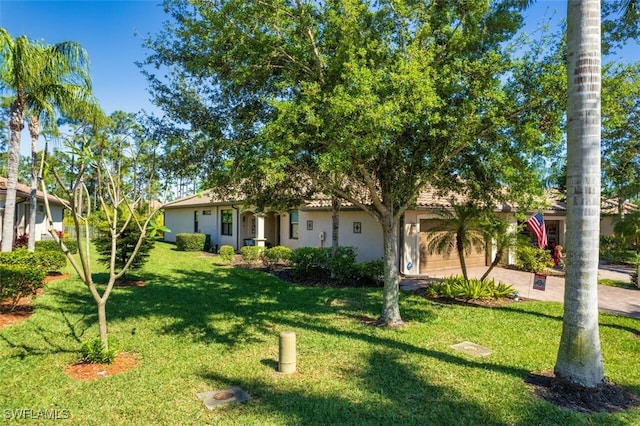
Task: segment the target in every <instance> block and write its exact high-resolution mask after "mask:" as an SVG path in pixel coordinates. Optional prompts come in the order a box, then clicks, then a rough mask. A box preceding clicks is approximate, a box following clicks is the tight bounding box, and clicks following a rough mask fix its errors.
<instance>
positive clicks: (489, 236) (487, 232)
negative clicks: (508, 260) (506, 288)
mask: <svg viewBox="0 0 640 426" xmlns="http://www.w3.org/2000/svg"><path fill="white" fill-rule="evenodd" d="M480 228H481V232H482V234H483V235H484V239H485V244H486V246H487V247H491V246H495V249H496V254H495V256H494V258H493V260H492V261H491V264H490V265H489V268H488V269H487V271H486V272H485V273H484V274H483V275H482V277H481V278H480V281H484V280H485V279H486V278H487V277H488V276H489V274H490V273H491V271H492V270H493V268H495V267H496V266H498V263H500V261H501V260H502V258H503V257H504V255H505V254H506V253H507V252H508V251H509V250H511V249H515V248H517V246H518V229H517V228H516V229H511V224H510V223H509V222H507V221H506V220H503V219H500V218H499V217H497V216H492V215H487V217H486V218H485V219H484V220H483V221H482V222H481V224H480Z"/></svg>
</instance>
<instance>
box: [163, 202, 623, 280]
mask: <svg viewBox="0 0 640 426" xmlns="http://www.w3.org/2000/svg"><path fill="white" fill-rule="evenodd" d="M547 205H548V206H547V208H546V209H545V210H544V211H542V213H543V215H544V220H545V226H546V230H547V236H548V242H549V244H552V243H555V244H560V245H565V232H566V210H567V209H566V204H565V203H564V202H562V201H556V200H553V197H551V198H549V201H548V202H547ZM447 207H451V204H450V202H449V201H448V200H447V199H445V198H442V197H438V196H436V194H435V193H434V192H433V191H423V192H422V193H421V194H420V195H419V197H418V199H417V202H416V204H415V206H414V207H413V208H412V209H411V210H407V211H406V212H405V214H404V216H403V217H402V219H401V235H400V246H401V254H400V261H401V264H400V272H401V273H403V274H405V275H420V274H425V273H427V272H429V271H433V270H437V269H445V268H450V267H456V266H459V261H458V257H457V254H456V253H455V252H454V253H452V254H451V255H446V254H430V253H428V250H427V243H428V240H429V235H428V231H429V230H430V229H432V228H433V225H434V219H435V218H436V216H435V212H436V211H437V210H438V209H441V208H447ZM603 209H604V206H603ZM603 211H604V210H603ZM514 213H515V210H514V208H513V207H512V206H509V205H504V206H501V207H500V208H499V209H497V210H496V211H495V214H496V215H498V216H500V217H502V218H504V219H505V220H508V221H510V222H511V223H513V228H514V229H515V227H516V225H517V219H516V217H515V214H514ZM339 218H340V227H339V237H338V239H339V243H340V245H342V246H353V247H356V248H357V252H358V261H366V260H374V259H381V258H382V257H383V255H384V253H383V240H382V228H381V226H380V224H379V223H378V222H377V221H376V220H375V219H374V218H373V217H371V216H370V215H369V214H367V213H366V212H364V211H362V210H361V209H360V208H358V207H355V206H353V205H351V204H345V205H342V206H341V208H340V216H339ZM164 223H165V225H166V226H167V227H168V228H169V229H171V232H167V233H165V241H169V242H175V236H176V234H178V233H182V232H186V233H191V232H200V233H204V234H208V235H210V237H211V244H212V246H214V247H215V246H217V247H220V246H222V245H230V246H232V247H234V249H236V250H239V249H240V247H242V246H244V245H259V246H264V245H273V246H275V245H283V246H286V247H289V248H291V249H295V248H298V247H328V246H330V245H331V229H332V211H331V200H330V199H329V198H317V199H313V200H310V201H308V202H306V203H304V204H303V205H301V206H299V208H298V209H295V210H290V211H286V212H275V211H273V212H265V213H261V212H257V211H255V209H253V208H252V207H250V206H245V205H244V204H243V201H242V200H234V201H228V200H224V199H222V198H219V197H216V196H215V194H214V193H213V192H212V191H205V192H203V193H200V194H196V195H191V196H188V197H184V198H181V199H178V200H175V201H173V202H171V203H169V204H167V205H166V206H165V208H164ZM611 229H612V217H611V216H609V215H605V216H603V226H602V231H601V232H604V233H611ZM494 254H495V253H494V252H493V249H492V248H490V247H489V248H488V249H486V248H484V247H480V248H478V250H477V251H476V250H473V251H472V253H471V254H470V255H469V256H468V257H467V258H465V259H466V263H467V265H468V266H479V265H488V264H489V263H490V261H491V260H492V259H493V255H494ZM505 261H506V262H507V263H509V264H511V263H515V256H514V254H513V253H511V254H509V255H508V256H507V259H505Z"/></svg>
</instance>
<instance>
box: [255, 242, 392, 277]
mask: <svg viewBox="0 0 640 426" xmlns="http://www.w3.org/2000/svg"><path fill="white" fill-rule="evenodd" d="M331 251H332V250H331V248H330V247H327V248H316V247H300V248H297V249H295V250H293V251H292V252H291V258H290V260H291V265H292V266H293V273H294V275H295V276H296V277H297V278H299V279H304V280H308V279H313V280H319V279H320V280H328V279H333V280H334V281H337V282H339V283H347V284H355V285H380V284H381V283H382V281H381V280H382V278H383V275H384V262H383V261H382V260H373V261H370V262H362V263H356V255H357V252H356V249H355V248H354V247H344V246H340V247H338V250H337V253H336V256H335V257H333V256H332V255H331ZM263 258H264V254H263Z"/></svg>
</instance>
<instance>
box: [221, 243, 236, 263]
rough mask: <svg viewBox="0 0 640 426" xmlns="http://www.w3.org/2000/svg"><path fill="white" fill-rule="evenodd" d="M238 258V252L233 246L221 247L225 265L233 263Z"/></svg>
mask: <svg viewBox="0 0 640 426" xmlns="http://www.w3.org/2000/svg"><path fill="white" fill-rule="evenodd" d="M235 256H236V251H235V250H234V249H233V247H231V246H222V247H220V258H221V259H222V260H223V261H224V262H225V263H231V262H233V259H234V258H235Z"/></svg>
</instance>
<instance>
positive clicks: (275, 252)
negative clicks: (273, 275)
mask: <svg viewBox="0 0 640 426" xmlns="http://www.w3.org/2000/svg"><path fill="white" fill-rule="evenodd" d="M291 253H292V252H291V249H290V248H289V247H284V246H275V247H271V248H268V249H266V250H265V251H263V252H262V263H263V264H264V266H266V267H267V268H273V267H274V266H277V265H287V264H288V263H289V260H290V259H291Z"/></svg>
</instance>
